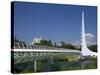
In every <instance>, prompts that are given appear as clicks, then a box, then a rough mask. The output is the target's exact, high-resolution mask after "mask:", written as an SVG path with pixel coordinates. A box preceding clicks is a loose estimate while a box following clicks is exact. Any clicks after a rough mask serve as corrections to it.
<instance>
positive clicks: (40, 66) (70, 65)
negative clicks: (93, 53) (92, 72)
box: [14, 59, 97, 73]
mask: <svg viewBox="0 0 100 75" xmlns="http://www.w3.org/2000/svg"><path fill="white" fill-rule="evenodd" d="M96 68H97V60H96V59H90V60H81V61H37V65H36V72H51V71H68V70H83V69H84V70H85V69H96ZM34 72H35V71H34V62H27V63H21V64H16V65H14V73H34Z"/></svg>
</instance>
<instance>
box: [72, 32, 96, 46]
mask: <svg viewBox="0 0 100 75" xmlns="http://www.w3.org/2000/svg"><path fill="white" fill-rule="evenodd" d="M85 38H86V44H87V45H93V44H96V42H94V35H93V34H92V33H86V34H85ZM80 43H81V42H80V41H79V40H78V41H76V42H74V43H73V45H75V46H79V45H80Z"/></svg>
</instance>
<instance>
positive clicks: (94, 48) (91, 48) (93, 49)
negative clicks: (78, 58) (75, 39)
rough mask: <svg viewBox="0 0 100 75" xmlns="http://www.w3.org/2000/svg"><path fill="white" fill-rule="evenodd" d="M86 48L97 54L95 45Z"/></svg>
mask: <svg viewBox="0 0 100 75" xmlns="http://www.w3.org/2000/svg"><path fill="white" fill-rule="evenodd" d="M88 48H89V49H90V50H92V51H94V52H97V45H91V46H88Z"/></svg>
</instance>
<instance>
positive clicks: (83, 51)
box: [81, 11, 97, 56]
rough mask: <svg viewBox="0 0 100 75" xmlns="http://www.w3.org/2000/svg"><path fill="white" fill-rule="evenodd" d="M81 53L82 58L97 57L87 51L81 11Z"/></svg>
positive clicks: (95, 54)
mask: <svg viewBox="0 0 100 75" xmlns="http://www.w3.org/2000/svg"><path fill="white" fill-rule="evenodd" d="M81 53H82V55H83V56H97V53H96V52H93V51H91V50H89V49H88V47H87V45H86V39H85V22H84V12H83V11H82V33H81Z"/></svg>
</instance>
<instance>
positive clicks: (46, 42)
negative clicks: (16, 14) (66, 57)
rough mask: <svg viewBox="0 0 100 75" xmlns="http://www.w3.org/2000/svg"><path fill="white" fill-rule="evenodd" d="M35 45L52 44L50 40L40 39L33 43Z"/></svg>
mask: <svg viewBox="0 0 100 75" xmlns="http://www.w3.org/2000/svg"><path fill="white" fill-rule="evenodd" d="M35 45H42V46H53V45H52V42H51V40H41V41H40V43H35Z"/></svg>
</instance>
